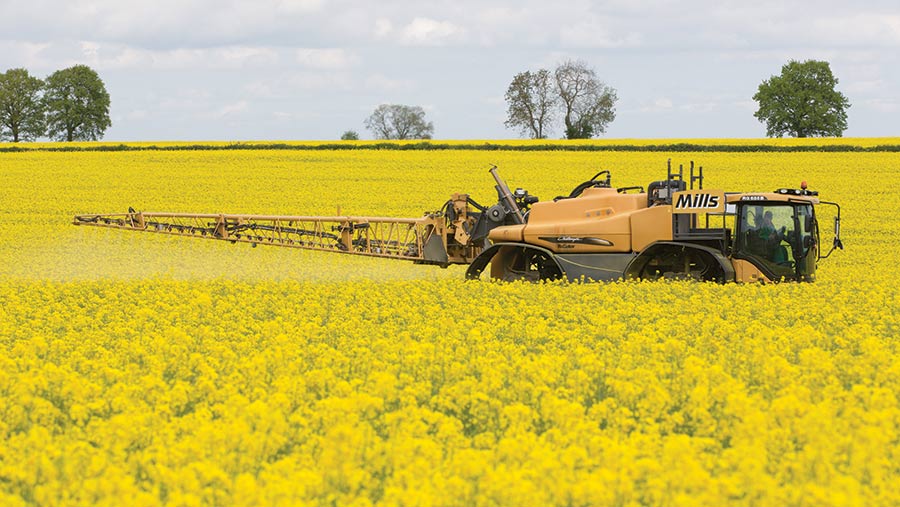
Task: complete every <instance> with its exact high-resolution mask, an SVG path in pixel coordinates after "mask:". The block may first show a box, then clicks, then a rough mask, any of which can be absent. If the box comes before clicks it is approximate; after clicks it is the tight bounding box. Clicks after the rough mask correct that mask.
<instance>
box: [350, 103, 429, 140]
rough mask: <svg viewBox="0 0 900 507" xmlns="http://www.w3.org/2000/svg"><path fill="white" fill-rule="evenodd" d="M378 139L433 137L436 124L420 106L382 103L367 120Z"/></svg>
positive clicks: (367, 124) (366, 122)
mask: <svg viewBox="0 0 900 507" xmlns="http://www.w3.org/2000/svg"><path fill="white" fill-rule="evenodd" d="M365 125H366V128H367V129H369V130H370V131H372V133H373V134H375V138H376V139H431V136H432V135H433V134H434V124H432V123H431V122H430V121H426V120H425V110H424V109H422V108H421V107H420V106H404V105H401V104H381V105H380V106H378V107H376V108H375V111H373V112H372V115H371V116H369V117H368V118H367V119H366V121H365Z"/></svg>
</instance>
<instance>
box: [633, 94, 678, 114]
mask: <svg viewBox="0 0 900 507" xmlns="http://www.w3.org/2000/svg"><path fill="white" fill-rule="evenodd" d="M673 107H674V105H673V104H672V99H670V98H668V97H659V98H656V99H653V101H651V102H650V103H648V104H642V105H641V106H640V107H639V108H638V110H639V111H640V112H642V113H658V112H662V111H671V110H672V108H673Z"/></svg>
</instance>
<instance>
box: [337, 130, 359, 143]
mask: <svg viewBox="0 0 900 507" xmlns="http://www.w3.org/2000/svg"><path fill="white" fill-rule="evenodd" d="M341 141H359V134H358V133H357V132H356V131H355V130H348V131H346V132H344V133H343V134H341Z"/></svg>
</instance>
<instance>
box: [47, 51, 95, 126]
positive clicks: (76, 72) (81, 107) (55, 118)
mask: <svg viewBox="0 0 900 507" xmlns="http://www.w3.org/2000/svg"><path fill="white" fill-rule="evenodd" d="M44 105H45V107H46V110H47V135H48V136H49V137H50V138H52V139H54V140H58V141H96V140H98V139H101V138H102V137H103V134H104V133H105V132H106V129H108V128H109V127H110V126H111V125H112V122H111V121H110V119H109V94H108V93H107V92H106V87H105V86H104V84H103V81H102V80H101V79H100V76H98V75H97V73H96V72H94V70H93V69H91V68H90V67H88V66H86V65H75V66H73V67H69V68H68V69H63V70H58V71H56V72H54V73H53V74H51V75H50V77H48V78H47V81H46V91H45V92H44Z"/></svg>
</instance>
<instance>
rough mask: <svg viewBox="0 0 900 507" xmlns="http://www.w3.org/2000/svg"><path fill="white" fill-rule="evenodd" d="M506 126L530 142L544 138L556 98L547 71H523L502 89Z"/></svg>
mask: <svg viewBox="0 0 900 507" xmlns="http://www.w3.org/2000/svg"><path fill="white" fill-rule="evenodd" d="M506 102H507V103H508V104H509V108H508V109H507V112H506V114H507V120H506V122H505V125H506V126H507V127H518V128H519V129H520V130H521V131H522V133H524V134H528V136H529V137H531V138H532V139H544V138H546V137H547V131H548V130H549V127H550V123H551V122H552V121H553V113H554V108H555V107H556V105H557V102H558V101H557V95H556V93H555V91H554V88H553V78H552V77H551V75H550V71H548V70H546V69H540V70H538V71H537V72H531V71H525V72H520V73H518V74H516V76H515V77H514V78H513V80H512V83H510V84H509V88H508V89H507V90H506Z"/></svg>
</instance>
